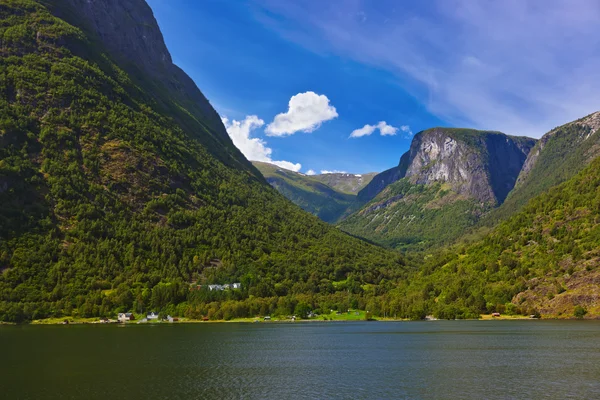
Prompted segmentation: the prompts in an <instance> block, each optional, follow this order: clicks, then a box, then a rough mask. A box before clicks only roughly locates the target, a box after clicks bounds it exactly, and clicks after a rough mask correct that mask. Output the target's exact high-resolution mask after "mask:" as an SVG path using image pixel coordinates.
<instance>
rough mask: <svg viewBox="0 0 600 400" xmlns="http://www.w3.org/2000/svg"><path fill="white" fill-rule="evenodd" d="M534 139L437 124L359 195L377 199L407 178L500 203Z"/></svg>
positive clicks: (480, 199) (419, 136)
mask: <svg viewBox="0 0 600 400" xmlns="http://www.w3.org/2000/svg"><path fill="white" fill-rule="evenodd" d="M534 144H535V140H534V139H530V138H523V137H512V136H508V135H505V134H502V133H500V132H489V131H476V130H470V129H450V128H433V129H428V130H426V131H422V132H419V133H418V134H417V135H415V137H414V139H413V141H412V143H411V146H410V149H409V151H408V152H407V153H405V154H404V155H403V156H402V158H401V159H400V163H399V165H398V166H397V167H394V168H391V169H389V170H387V171H384V172H382V173H381V174H379V175H377V176H375V177H374V178H373V180H372V181H371V183H370V184H369V185H368V186H367V187H366V188H365V189H363V190H362V191H361V192H360V193H359V195H358V197H359V199H361V200H363V201H368V200H371V199H373V198H374V197H375V196H376V195H377V194H378V193H379V192H381V191H382V190H383V189H384V188H385V187H386V186H387V185H389V184H391V183H393V182H395V181H398V180H399V179H402V178H404V177H407V178H410V181H411V182H413V183H416V184H431V183H433V182H443V183H447V184H449V185H450V188H451V189H452V190H453V191H455V192H456V193H458V194H461V195H465V196H467V197H470V198H473V199H476V200H477V201H479V202H481V203H488V204H494V205H495V204H500V203H502V202H503V201H504V199H505V198H506V196H507V195H508V193H509V192H510V190H511V189H512V188H513V186H514V184H515V181H516V179H517V176H518V175H519V172H520V170H521V167H522V166H523V163H524V162H525V159H526V157H527V155H528V153H529V151H530V149H531V148H532V147H533V145H534Z"/></svg>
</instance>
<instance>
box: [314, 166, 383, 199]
mask: <svg viewBox="0 0 600 400" xmlns="http://www.w3.org/2000/svg"><path fill="white" fill-rule="evenodd" d="M375 175H377V173H376V172H368V173H366V174H349V173H346V172H332V173H324V174H318V175H312V177H313V178H314V179H316V180H317V181H319V182H321V183H324V184H325V185H327V186H329V187H330V188H332V189H335V190H337V191H338V192H341V193H346V194H353V195H356V194H357V193H358V192H360V191H361V190H362V189H363V188H364V187H365V186H367V185H368V184H369V183H370V182H371V180H372V179H373V177H374V176H375Z"/></svg>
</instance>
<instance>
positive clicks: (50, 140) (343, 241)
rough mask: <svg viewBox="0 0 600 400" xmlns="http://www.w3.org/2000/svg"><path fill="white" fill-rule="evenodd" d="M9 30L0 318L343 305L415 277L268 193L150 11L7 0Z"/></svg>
mask: <svg viewBox="0 0 600 400" xmlns="http://www.w3.org/2000/svg"><path fill="white" fill-rule="evenodd" d="M0 20H1V21H2V23H1V24H0V37H1V38H2V41H1V42H0V54H1V57H0V93H1V96H0V204H2V207H0V320H4V321H23V320H29V319H32V318H44V317H49V316H55V317H61V316H63V315H74V316H83V317H92V316H109V315H112V316H114V313H116V312H117V311H128V310H133V311H136V312H142V311H144V310H147V309H149V308H152V309H154V310H155V311H163V312H167V313H171V314H173V315H185V316H190V317H199V316H201V315H209V316H210V317H211V318H232V317H234V316H249V315H256V314H258V313H263V314H265V313H271V312H277V313H282V314H286V313H292V312H293V311H294V307H295V305H296V304H297V303H298V302H299V301H300V300H299V299H302V301H310V303H311V307H314V308H316V307H319V306H320V305H321V304H322V305H323V307H336V308H340V309H341V308H343V307H346V308H348V307H349V304H348V302H350V301H353V302H356V303H355V304H361V305H363V306H364V305H365V302H366V301H367V299H368V298H372V297H374V296H375V295H381V294H382V293H384V292H385V291H387V290H389V287H390V285H391V283H392V282H397V281H398V280H400V279H403V277H405V276H406V268H404V260H403V258H402V257H400V256H399V255H397V254H394V253H392V252H389V251H387V250H384V249H382V248H379V247H376V246H373V245H370V244H367V243H366V242H364V241H361V240H358V239H355V238H352V237H350V236H348V235H346V234H344V233H342V232H340V231H339V230H337V229H335V228H334V227H331V226H329V225H327V224H325V223H324V222H321V221H319V220H318V219H317V218H316V217H314V216H312V215H310V214H308V213H306V212H304V211H302V210H301V209H300V208H298V207H297V206H295V205H293V204H292V203H291V202H289V201H288V200H286V199H285V198H284V197H283V196H281V195H280V194H279V193H277V191H275V190H274V189H273V188H271V187H270V186H269V185H268V183H267V182H266V181H265V179H264V178H263V177H262V175H261V174H260V173H259V171H258V170H257V169H256V168H255V167H253V166H252V165H251V164H250V163H249V162H248V161H247V160H246V159H245V158H244V157H243V155H242V154H241V153H240V152H239V151H238V150H237V149H236V148H235V146H233V144H232V142H231V140H230V139H229V137H228V135H227V133H226V131H225V128H224V126H223V125H222V123H221V121H220V118H219V117H218V115H217V114H216V112H215V111H214V109H213V108H212V107H211V106H210V104H209V103H208V101H207V100H206V98H205V97H204V96H203V95H202V93H201V92H200V91H199V90H198V88H197V87H196V86H195V85H194V84H193V82H192V81H191V79H190V78H189V77H188V76H187V75H185V73H183V72H182V71H181V70H180V69H179V68H177V67H176V66H175V65H173V63H172V61H171V57H170V55H169V53H168V51H167V49H166V46H165V45H164V42H163V39H162V35H161V33H160V31H159V29H158V25H157V23H156V20H155V19H154V16H153V15H152V11H151V9H150V7H149V6H148V5H147V4H146V3H145V2H144V1H142V0H94V1H88V0H53V1H33V0H11V1H9V2H2V4H0ZM231 282H241V283H242V290H239V291H237V290H236V291H225V292H218V293H217V292H214V293H212V292H210V291H208V290H190V289H196V288H197V285H202V284H205V283H231ZM192 283H193V285H192V286H190V285H191V284H192ZM363 287H364V288H368V291H367V290H366V289H363ZM369 296H370V297H369ZM286 315H287V314H286Z"/></svg>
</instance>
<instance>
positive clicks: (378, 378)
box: [0, 321, 600, 399]
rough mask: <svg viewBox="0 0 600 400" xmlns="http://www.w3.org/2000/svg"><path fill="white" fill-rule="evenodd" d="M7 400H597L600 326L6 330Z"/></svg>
mask: <svg viewBox="0 0 600 400" xmlns="http://www.w3.org/2000/svg"><path fill="white" fill-rule="evenodd" d="M0 341H1V342H0V343H1V346H2V347H1V349H2V353H1V354H2V356H1V358H0V398H7V399H107V398H119V399H121V398H131V399H226V398H232V399H234V398H252V399H263V398H266V399H325V398H343V399H390V398H411V399H412V398H414V399H420V398H447V399H450V398H452V399H459V398H460V399H507V398H519V399H542V398H546V399H566V398H587V399H592V398H596V399H600V322H596V321H580V322H578V321H564V322H561V321H489V322H488V321H436V322H398V323H378V322H357V323H296V324H275V323H272V324H264V323H260V324H208V323H206V324H187V325H186V324H179V325H176V324H175V325H168V324H164V325H155V326H151V325H131V326H115V325H109V326H99V325H96V326H84V325H79V326H74V325H72V326H16V327H15V326H0Z"/></svg>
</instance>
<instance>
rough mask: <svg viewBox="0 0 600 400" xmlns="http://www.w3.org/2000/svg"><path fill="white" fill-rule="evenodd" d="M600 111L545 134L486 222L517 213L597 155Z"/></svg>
mask: <svg viewBox="0 0 600 400" xmlns="http://www.w3.org/2000/svg"><path fill="white" fill-rule="evenodd" d="M598 128H600V112H596V113H593V114H590V115H588V116H586V117H584V118H581V119H579V120H577V121H573V122H569V123H568V124H565V125H562V126H560V127H558V128H555V129H553V130H551V131H550V132H548V133H547V134H545V135H544V136H543V137H542V138H541V139H540V140H539V141H538V143H537V144H536V145H535V147H534V148H533V149H532V150H531V152H530V153H529V156H528V157H527V160H526V161H525V164H524V165H523V169H522V171H521V173H520V174H519V177H518V179H517V182H516V184H515V188H514V189H513V190H512V191H511V193H510V194H509V196H508V197H507V199H506V201H505V202H504V204H502V206H501V207H499V208H498V209H497V210H495V211H494V212H492V213H491V214H490V215H489V216H488V217H487V218H486V220H485V222H486V223H487V224H488V225H489V224H494V223H496V222H497V221H499V220H502V219H505V218H506V217H508V216H510V215H512V214H513V213H514V212H516V211H518V210H519V209H520V208H521V207H523V206H524V205H525V204H527V202H528V201H529V200H530V199H532V198H533V197H535V196H537V195H539V194H541V193H543V192H544V191H546V190H548V189H549V188H550V187H552V186H555V185H558V184H560V183H562V182H564V181H566V180H568V179H570V178H571V177H573V176H574V175H576V174H577V173H578V172H579V171H581V170H582V169H583V168H585V167H586V165H588V164H589V163H590V162H591V161H592V160H593V159H595V158H596V157H597V156H599V155H600V131H599V130H598Z"/></svg>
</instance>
